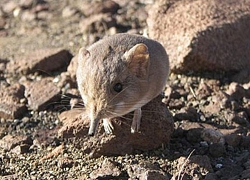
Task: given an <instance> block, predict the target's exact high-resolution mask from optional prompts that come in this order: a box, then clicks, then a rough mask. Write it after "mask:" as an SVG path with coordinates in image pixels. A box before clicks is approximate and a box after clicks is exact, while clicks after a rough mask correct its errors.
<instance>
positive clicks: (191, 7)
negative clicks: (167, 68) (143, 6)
mask: <svg viewBox="0 0 250 180" xmlns="http://www.w3.org/2000/svg"><path fill="white" fill-rule="evenodd" d="M249 15H250V1H248V0H242V1H238V0H230V1H221V0H214V1H207V0H196V1H191V0H183V1H174V2H173V3H172V4H170V3H166V1H157V2H156V3H154V4H153V5H152V6H151V7H150V8H149V16H148V19H147V23H148V27H149V37H151V38H153V39H155V40H158V41H160V42H161V43H163V45H164V47H165V48H166V50H167V52H168V55H169V60H170V65H171V70H172V71H174V72H183V71H190V70H194V71H202V70H210V71H214V70H224V71H232V70H241V69H245V67H249V66H250V61H249V57H250V51H249V41H250V31H249V22H250V16H249Z"/></svg>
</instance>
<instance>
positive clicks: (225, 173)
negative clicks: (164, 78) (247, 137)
mask: <svg viewBox="0 0 250 180" xmlns="http://www.w3.org/2000/svg"><path fill="white" fill-rule="evenodd" d="M242 171H243V168H242V167H241V166H240V165H238V164H236V163H232V161H231V162H230V163H227V164H224V166H223V167H222V168H221V169H220V170H218V171H217V172H216V174H217V175H219V177H220V179H232V180H233V179H242V178H240V177H239V175H240V174H241V172H242Z"/></svg>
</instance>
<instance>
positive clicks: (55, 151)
mask: <svg viewBox="0 0 250 180" xmlns="http://www.w3.org/2000/svg"><path fill="white" fill-rule="evenodd" d="M64 150H65V147H64V145H63V144H62V145H60V146H57V147H56V148H55V149H53V150H52V151H51V152H50V153H48V154H47V155H46V156H44V157H42V158H41V159H40V161H44V160H47V159H51V158H53V157H57V156H59V155H60V154H63V152H64Z"/></svg>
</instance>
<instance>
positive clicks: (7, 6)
mask: <svg viewBox="0 0 250 180" xmlns="http://www.w3.org/2000/svg"><path fill="white" fill-rule="evenodd" d="M17 7H18V4H17V3H16V2H15V1H13V0H10V1H8V2H7V3H4V5H3V7H2V9H3V12H5V13H12V12H13V11H14V10H15V9H16V8H17Z"/></svg>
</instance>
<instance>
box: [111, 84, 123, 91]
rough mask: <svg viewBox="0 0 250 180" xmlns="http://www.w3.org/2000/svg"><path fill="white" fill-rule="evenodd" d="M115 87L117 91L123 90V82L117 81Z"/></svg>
mask: <svg viewBox="0 0 250 180" xmlns="http://www.w3.org/2000/svg"><path fill="white" fill-rule="evenodd" d="M113 89H114V91H115V92H121V91H122V84H121V83H116V84H115V85H114V86H113Z"/></svg>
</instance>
